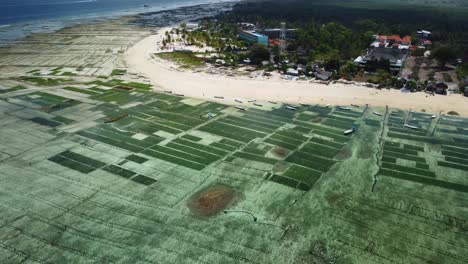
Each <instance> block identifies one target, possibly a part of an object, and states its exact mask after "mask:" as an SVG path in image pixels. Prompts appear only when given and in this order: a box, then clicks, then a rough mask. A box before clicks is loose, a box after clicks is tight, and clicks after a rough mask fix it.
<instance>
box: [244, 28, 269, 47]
mask: <svg viewBox="0 0 468 264" xmlns="http://www.w3.org/2000/svg"><path fill="white" fill-rule="evenodd" d="M239 38H240V39H241V40H244V41H247V42H249V43H251V44H262V45H265V46H268V37H267V36H265V35H263V34H260V33H258V32H255V31H245V30H243V31H241V32H240V33H239Z"/></svg>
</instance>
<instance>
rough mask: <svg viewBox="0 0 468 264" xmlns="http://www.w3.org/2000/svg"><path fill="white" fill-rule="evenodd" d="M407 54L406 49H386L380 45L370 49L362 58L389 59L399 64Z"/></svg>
mask: <svg viewBox="0 0 468 264" xmlns="http://www.w3.org/2000/svg"><path fill="white" fill-rule="evenodd" d="M407 55H408V50H407V49H388V48H384V47H381V48H374V49H372V50H370V51H369V52H368V53H367V55H366V56H365V57H364V60H365V61H370V60H381V59H384V60H388V61H390V63H391V64H401V62H402V61H403V60H404V59H405V58H406V56H407Z"/></svg>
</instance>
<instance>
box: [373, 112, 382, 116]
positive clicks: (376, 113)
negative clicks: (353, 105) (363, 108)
mask: <svg viewBox="0 0 468 264" xmlns="http://www.w3.org/2000/svg"><path fill="white" fill-rule="evenodd" d="M373 114H374V115H377V116H382V113H379V112H373Z"/></svg>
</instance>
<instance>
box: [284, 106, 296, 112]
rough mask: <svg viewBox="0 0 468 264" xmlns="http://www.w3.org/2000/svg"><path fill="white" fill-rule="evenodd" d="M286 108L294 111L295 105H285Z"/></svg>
mask: <svg viewBox="0 0 468 264" xmlns="http://www.w3.org/2000/svg"><path fill="white" fill-rule="evenodd" d="M286 108H287V109H289V110H291V111H296V108H295V107H292V106H290V105H287V106H286Z"/></svg>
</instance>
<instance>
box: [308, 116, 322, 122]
mask: <svg viewBox="0 0 468 264" xmlns="http://www.w3.org/2000/svg"><path fill="white" fill-rule="evenodd" d="M310 122H312V123H320V122H322V118H321V117H316V118H314V119H312V120H310Z"/></svg>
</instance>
